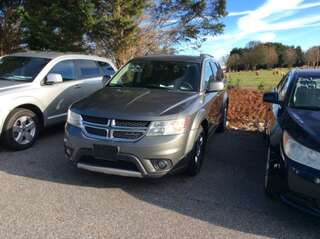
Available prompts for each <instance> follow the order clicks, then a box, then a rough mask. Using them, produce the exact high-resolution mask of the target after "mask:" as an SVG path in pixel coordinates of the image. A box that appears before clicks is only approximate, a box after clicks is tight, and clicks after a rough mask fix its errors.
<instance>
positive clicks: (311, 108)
mask: <svg viewBox="0 0 320 239" xmlns="http://www.w3.org/2000/svg"><path fill="white" fill-rule="evenodd" d="M294 108H296V109H301V110H320V107H319V106H295V107H294Z"/></svg>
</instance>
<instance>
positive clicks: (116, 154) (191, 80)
mask: <svg viewBox="0 0 320 239" xmlns="http://www.w3.org/2000/svg"><path fill="white" fill-rule="evenodd" d="M223 80H224V79H223V73H222V70H221V68H220V66H219V64H217V63H216V62H215V60H214V58H213V57H211V56H208V55H201V56H198V57H191V56H148V57H141V58H136V59H133V60H131V61H130V62H128V63H127V64H126V65H125V66H124V67H123V68H122V69H121V70H120V71H119V72H118V73H117V74H116V75H115V76H114V77H113V78H112V79H111V81H110V82H109V83H108V85H107V86H106V87H105V88H104V89H102V90H100V91H97V92H96V93H95V94H93V95H91V96H89V97H88V98H86V99H83V100H81V101H79V102H77V103H75V104H74V105H73V106H72V107H71V108H70V110H69V113H68V119H67V124H66V135H65V154H66V157H67V158H68V159H70V160H71V161H73V162H74V163H75V164H76V165H77V167H78V168H81V169H86V170H91V171H95V172H101V173H107V174H115V175H122V176H133V177H161V176H164V175H166V174H168V173H169V172H176V171H180V170H184V171H186V172H187V173H188V174H189V175H191V176H193V175H196V174H197V173H198V172H199V171H200V168H201V165H202V162H203V159H204V150H205V145H206V142H207V139H208V136H209V135H210V134H211V133H213V132H215V131H216V130H217V129H218V130H220V131H223V130H224V129H225V126H226V114H227V104H228V96H227V93H226V91H225V90H224V81H223Z"/></svg>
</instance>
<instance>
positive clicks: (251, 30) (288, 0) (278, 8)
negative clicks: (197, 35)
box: [184, 0, 320, 58]
mask: <svg viewBox="0 0 320 239" xmlns="http://www.w3.org/2000/svg"><path fill="white" fill-rule="evenodd" d="M304 2H305V1H304V0H266V1H265V3H263V4H262V5H261V6H259V7H258V8H256V9H255V10H247V11H241V12H231V13H229V16H238V17H239V19H238V21H237V28H236V29H235V30H234V31H233V32H229V33H226V34H223V35H218V36H209V37H206V38H207V41H206V42H205V43H204V44H203V47H201V49H198V50H195V49H192V50H191V49H190V50H189V52H193V54H196V53H199V52H202V51H205V52H207V53H211V54H213V55H215V56H216V58H220V57H222V56H224V55H226V54H228V53H229V52H230V50H231V49H232V48H233V47H235V46H237V45H238V44H239V42H240V41H244V40H245V39H248V41H250V40H252V39H254V40H259V41H262V42H272V41H275V40H276V38H277V35H276V32H277V31H284V30H289V29H298V28H311V27H312V28H315V27H318V26H320V15H319V14H309V15H306V14H305V15H301V14H300V15H299V16H297V13H298V12H300V11H301V9H307V8H315V7H320V2H314V3H304ZM299 10H300V11H299ZM187 48H188V47H186V49H184V50H185V51H188V49H187Z"/></svg>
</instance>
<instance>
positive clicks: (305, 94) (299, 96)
mask: <svg viewBox="0 0 320 239" xmlns="http://www.w3.org/2000/svg"><path fill="white" fill-rule="evenodd" d="M292 100H293V105H294V106H295V107H299V108H306V109H317V110H319V109H320V76H318V77H299V78H298V80H297V83H296V87H295V90H294V94H293V99H292Z"/></svg>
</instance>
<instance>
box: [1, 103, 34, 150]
mask: <svg viewBox="0 0 320 239" xmlns="http://www.w3.org/2000/svg"><path fill="white" fill-rule="evenodd" d="M39 130H40V124H39V119H38V117H37V115H36V114H35V113H34V112H32V111H30V110H27V109H21V108H18V109H15V110H14V111H13V112H12V113H11V114H10V115H9V117H8V119H7V120H6V123H5V125H4V132H3V137H4V141H5V144H6V146H7V147H8V148H10V149H14V150H22V149H26V148H29V147H31V146H32V145H33V144H34V142H35V141H36V138H37V136H38V133H39Z"/></svg>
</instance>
